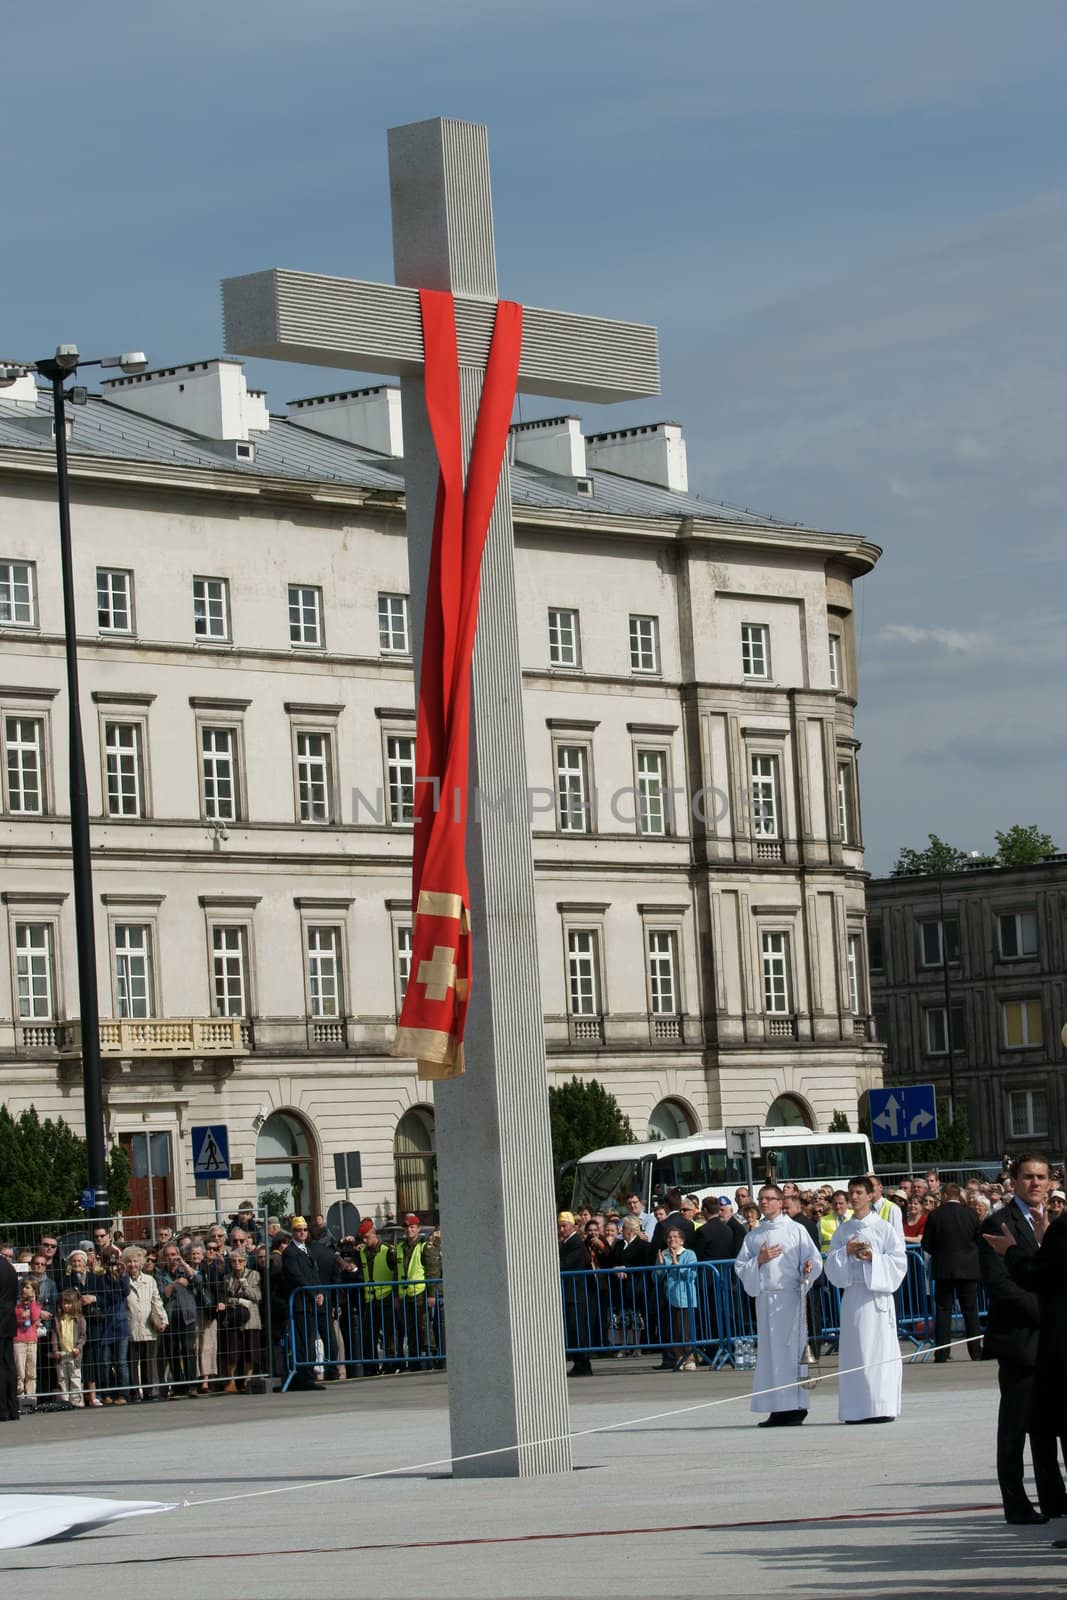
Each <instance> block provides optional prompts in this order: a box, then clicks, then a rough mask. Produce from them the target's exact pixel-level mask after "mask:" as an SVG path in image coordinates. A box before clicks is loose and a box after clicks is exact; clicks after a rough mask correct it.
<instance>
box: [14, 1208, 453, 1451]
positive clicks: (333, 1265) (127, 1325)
mask: <svg viewBox="0 0 1067 1600" xmlns="http://www.w3.org/2000/svg"><path fill="white" fill-rule="evenodd" d="M393 1231H394V1232H396V1233H397V1234H398V1237H397V1238H396V1239H395V1240H390V1241H383V1240H382V1239H380V1238H379V1236H378V1233H377V1231H376V1228H375V1225H374V1223H373V1222H372V1221H371V1220H370V1219H369V1218H368V1219H365V1220H364V1221H363V1222H361V1223H360V1225H359V1228H358V1232H357V1233H356V1234H353V1235H348V1236H346V1237H344V1238H342V1239H335V1238H334V1237H333V1235H332V1234H331V1233H330V1231H329V1230H328V1228H327V1226H326V1222H325V1219H324V1218H323V1217H322V1216H312V1217H311V1218H310V1219H306V1218H304V1217H302V1216H294V1217H292V1218H291V1219H287V1226H283V1225H282V1221H281V1219H279V1218H276V1217H271V1218H269V1219H268V1220H267V1224H266V1236H264V1235H263V1232H262V1230H261V1229H260V1227H259V1225H258V1223H257V1218H256V1212H255V1208H254V1207H253V1205H252V1203H251V1202H250V1201H246V1202H244V1203H242V1205H241V1206H240V1207H239V1208H238V1210H237V1212H236V1213H235V1214H234V1216H233V1217H232V1218H231V1219H230V1221H229V1223H228V1224H223V1223H221V1222H220V1223H213V1224H211V1225H210V1226H207V1227H203V1228H201V1229H200V1230H198V1231H196V1232H193V1231H191V1230H189V1229H185V1230H182V1231H176V1230H175V1229H174V1228H172V1227H170V1226H168V1225H161V1226H159V1227H158V1228H157V1229H156V1230H155V1237H154V1238H151V1239H149V1238H145V1239H142V1240H139V1241H137V1242H132V1241H131V1240H129V1239H128V1238H127V1237H126V1236H125V1235H124V1234H123V1233H122V1232H120V1231H119V1230H118V1229H116V1228H113V1227H112V1226H111V1225H110V1224H109V1223H107V1222H103V1221H100V1220H98V1219H97V1220H94V1221H93V1222H92V1224H91V1226H87V1229H86V1233H87V1237H85V1238H84V1239H81V1240H78V1241H77V1242H76V1243H74V1244H73V1245H71V1244H69V1243H68V1245H67V1247H66V1249H65V1250H64V1249H63V1248H62V1247H61V1238H60V1236H59V1235H58V1234H57V1233H56V1232H53V1231H50V1230H48V1229H43V1230H42V1232H41V1235H40V1238H39V1239H38V1240H37V1241H36V1242H35V1243H34V1244H33V1245H32V1246H26V1247H22V1248H19V1247H17V1246H16V1245H15V1244H13V1243H12V1242H10V1241H8V1242H3V1243H0V1286H2V1285H3V1284H5V1283H6V1280H5V1278H4V1274H5V1273H6V1272H11V1273H12V1281H11V1283H10V1286H9V1288H8V1289H6V1290H5V1292H8V1293H10V1296H11V1299H12V1303H13V1315H12V1318H11V1323H12V1326H11V1329H10V1332H9V1333H8V1332H7V1331H6V1330H5V1328H4V1327H3V1326H2V1325H0V1342H2V1343H3V1344H5V1345H7V1346H8V1347H9V1350H10V1354H11V1355H12V1356H13V1362H9V1361H8V1360H7V1358H6V1353H5V1358H4V1363H3V1367H4V1373H5V1374H6V1373H8V1372H10V1375H11V1379H12V1382H11V1385H10V1386H11V1389H12V1393H11V1394H10V1395H7V1394H5V1393H0V1420H10V1419H14V1418H17V1417H18V1415H19V1414H20V1408H21V1409H31V1408H35V1407H36V1405H37V1404H38V1402H39V1401H40V1402H47V1403H49V1404H51V1405H56V1406H59V1407H61V1408H63V1409H72V1410H82V1409H86V1410H91V1409H95V1408H102V1407H104V1406H124V1405H130V1404H147V1403H151V1402H154V1401H160V1400H183V1399H196V1398H200V1397H204V1396H208V1395H212V1394H244V1393H249V1392H252V1391H254V1390H256V1389H263V1388H265V1387H266V1383H267V1381H268V1380H269V1378H270V1377H271V1375H273V1374H275V1373H282V1372H284V1371H285V1370H286V1369H287V1365H288V1360H287V1358H288V1357H289V1356H293V1357H295V1365H296V1379H295V1382H294V1387H304V1388H307V1387H318V1386H319V1384H320V1380H321V1381H323V1382H324V1381H329V1380H336V1381H344V1379H345V1378H346V1377H350V1376H362V1375H364V1374H374V1375H382V1374H385V1373H398V1372H400V1371H403V1370H406V1369H407V1367H408V1366H409V1365H410V1364H411V1360H412V1358H416V1359H417V1360H418V1361H420V1362H421V1363H422V1364H424V1365H437V1364H438V1363H439V1360H440V1357H441V1354H442V1337H441V1335H442V1325H441V1317H440V1312H439V1309H438V1308H437V1304H436V1302H437V1296H436V1293H435V1290H436V1280H439V1279H440V1276H441V1248H440V1235H439V1233H438V1232H437V1231H436V1230H434V1231H433V1232H427V1230H424V1229H423V1227H422V1224H421V1221H420V1219H419V1218H418V1217H417V1216H415V1215H414V1214H410V1215H408V1216H407V1217H405V1218H404V1220H403V1225H402V1229H401V1228H399V1227H398V1228H396V1229H394V1230H393ZM9 1264H10V1265H9ZM338 1284H349V1285H353V1286H354V1292H353V1293H352V1294H345V1295H331V1293H330V1290H331V1287H332V1286H334V1285H338ZM296 1289H302V1290H307V1291H309V1292H308V1293H305V1294H301V1295H300V1296H298V1297H297V1300H298V1302H299V1308H300V1313H301V1314H300V1315H299V1316H298V1317H296V1319H295V1321H294V1323H293V1325H292V1326H291V1325H290V1316H289V1313H290V1302H291V1299H292V1297H293V1291H294V1290H296ZM290 1342H291V1343H293V1344H294V1345H295V1346H296V1348H295V1349H294V1350H291V1351H290V1350H284V1349H283V1348H282V1347H283V1345H285V1344H286V1343H290ZM405 1358H406V1359H405ZM0 1376H3V1374H0ZM5 1383H6V1378H5Z"/></svg>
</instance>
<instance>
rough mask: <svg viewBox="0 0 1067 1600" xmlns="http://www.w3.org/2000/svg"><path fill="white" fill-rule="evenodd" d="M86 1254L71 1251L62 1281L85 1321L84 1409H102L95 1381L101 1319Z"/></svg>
mask: <svg viewBox="0 0 1067 1600" xmlns="http://www.w3.org/2000/svg"><path fill="white" fill-rule="evenodd" d="M91 1254H92V1252H91V1251H89V1250H82V1249H78V1250H72V1251H71V1252H70V1255H69V1256H68V1257H67V1270H66V1274H65V1276H64V1279H63V1287H64V1289H71V1290H73V1291H74V1293H75V1294H76V1295H77V1296H78V1304H79V1306H80V1307H81V1314H82V1316H83V1317H84V1318H85V1341H84V1344H83V1347H82V1356H81V1368H82V1379H83V1383H84V1388H85V1404H86V1406H101V1405H103V1403H104V1402H103V1401H102V1400H101V1399H100V1396H99V1395H98V1394H97V1392H96V1385H97V1378H98V1374H99V1371H100V1339H101V1336H102V1333H103V1319H102V1317H101V1315H100V1308H99V1305H98V1304H97V1293H96V1290H97V1275H96V1273H94V1272H91V1271H90V1269H89V1256H90V1255H91Z"/></svg>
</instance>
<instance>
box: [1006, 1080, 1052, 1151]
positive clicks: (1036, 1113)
mask: <svg viewBox="0 0 1067 1600" xmlns="http://www.w3.org/2000/svg"><path fill="white" fill-rule="evenodd" d="M1008 1125H1009V1127H1010V1129H1011V1137H1012V1138H1013V1139H1031V1138H1034V1137H1036V1136H1037V1135H1039V1134H1040V1135H1044V1134H1047V1133H1048V1095H1047V1094H1046V1092H1045V1090H1044V1089H1012V1090H1011V1091H1010V1093H1009V1095H1008Z"/></svg>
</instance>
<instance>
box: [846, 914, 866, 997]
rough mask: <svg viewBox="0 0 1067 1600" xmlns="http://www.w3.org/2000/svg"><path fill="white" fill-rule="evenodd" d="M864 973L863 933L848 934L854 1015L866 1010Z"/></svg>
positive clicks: (849, 989)
mask: <svg viewBox="0 0 1067 1600" xmlns="http://www.w3.org/2000/svg"><path fill="white" fill-rule="evenodd" d="M863 978H864V973H863V935H862V934H860V933H850V934H849V936H848V1006H849V1010H850V1011H851V1012H852V1015H853V1016H854V1017H858V1016H861V1015H862V1014H863V1012H864V1011H865V1009H866V1007H865V1005H864V999H865V985H864V981H863Z"/></svg>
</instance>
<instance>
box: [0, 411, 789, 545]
mask: <svg viewBox="0 0 1067 1600" xmlns="http://www.w3.org/2000/svg"><path fill="white" fill-rule="evenodd" d="M51 414H52V406H51V400H50V399H42V400H41V401H40V402H39V403H38V405H37V407H36V408H35V409H31V408H30V407H28V406H26V405H15V404H14V403H13V402H11V401H5V400H4V397H3V391H2V390H0V449H4V448H12V449H22V450H27V449H29V450H41V451H47V452H49V453H51V451H52V449H53V443H52V437H51V430H50V427H49V423H50V421H51ZM68 415H69V416H70V417H71V418H72V419H73V429H72V433H71V441H70V456H71V460H72V462H75V461H77V459H78V457H79V456H80V457H95V458H99V459H101V460H112V461H126V462H137V461H139V462H149V463H154V464H156V465H158V466H177V467H192V468H197V469H199V470H201V471H204V470H208V471H211V470H215V471H219V472H223V471H225V472H231V473H232V472H237V473H240V474H246V475H247V476H249V477H252V478H293V479H306V480H309V481H313V482H322V483H331V482H333V483H338V484H352V485H355V486H357V487H359V488H362V489H371V490H375V489H381V490H386V491H392V492H394V493H396V492H402V491H403V488H404V480H403V462H402V461H399V460H397V459H395V458H393V457H390V456H383V455H379V454H378V453H377V452H376V451H374V450H369V449H366V448H365V447H363V446H360V445H355V444H348V443H346V442H345V441H343V440H340V439H331V438H329V437H327V436H326V435H324V434H321V433H315V432H314V431H313V430H312V429H310V428H308V427H307V426H305V425H304V424H303V423H302V422H299V421H295V420H293V419H291V418H288V417H275V416H272V417H271V419H270V428H269V430H268V431H267V432H264V433H253V434H252V435H251V442H252V443H253V444H254V446H255V450H254V455H253V459H252V460H250V461H249V460H241V459H240V458H239V457H238V456H237V455H236V453H235V449H234V442H233V441H227V442H218V441H215V440H209V439H205V438H203V437H202V436H200V435H198V434H193V433H190V432H189V431H188V430H187V429H185V428H181V427H177V426H176V425H174V424H172V423H167V422H158V421H156V420H155V419H154V418H152V417H145V416H141V415H140V414H139V413H137V412H134V411H129V410H126V409H125V408H124V407H123V406H120V405H116V404H115V403H114V401H112V400H106V399H104V398H102V397H101V396H99V395H90V396H89V399H88V403H87V404H86V405H84V406H78V407H75V408H72V409H71V410H70V411H69V413H68ZM588 477H589V478H591V479H592V481H593V493H592V495H588V494H579V493H578V489H577V483H576V480H575V479H573V478H565V477H561V476H558V475H557V474H555V473H551V472H546V471H543V470H542V469H541V468H538V467H532V466H527V465H526V464H524V463H517V462H516V463H512V466H511V493H512V498H513V500H514V502H515V504H516V505H522V506H543V507H547V508H551V507H553V506H556V507H559V508H560V509H562V510H567V511H581V512H585V513H587V514H588V513H590V512H593V513H599V514H601V515H603V514H607V515H609V516H624V517H625V516H631V517H665V518H666V517H669V518H678V517H698V518H703V519H714V520H722V521H726V522H731V523H738V522H742V523H751V524H753V525H756V526H767V525H768V524H773V523H776V522H778V521H779V519H777V518H774V517H768V516H760V515H759V514H758V513H757V512H753V511H749V510H747V509H741V508H740V507H736V506H730V505H726V504H722V503H718V502H716V501H713V500H705V499H702V498H701V497H700V496H699V495H695V494H676V493H674V492H673V491H671V490H670V489H663V488H660V487H659V486H658V485H656V484H650V483H642V482H639V481H638V480H637V479H635V478H625V477H622V476H621V475H620V474H619V473H615V472H602V471H597V470H591V471H590V472H589V473H588ZM781 525H782V526H785V527H799V526H801V524H799V523H787V522H786V523H781Z"/></svg>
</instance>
